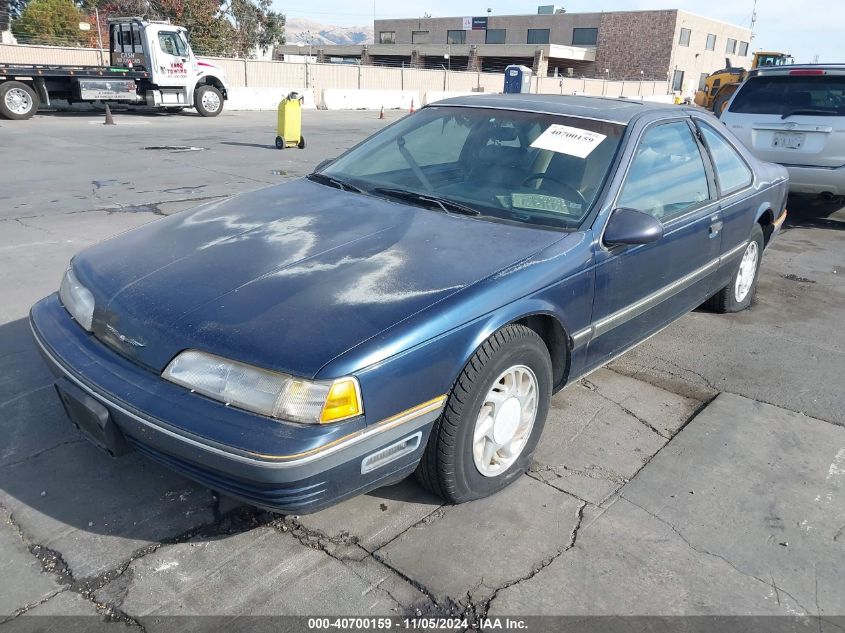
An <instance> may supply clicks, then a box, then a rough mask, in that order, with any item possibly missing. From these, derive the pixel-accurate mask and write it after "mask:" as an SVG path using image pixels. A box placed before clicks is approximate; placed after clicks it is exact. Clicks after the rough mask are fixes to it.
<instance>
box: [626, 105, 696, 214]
mask: <svg viewBox="0 0 845 633" xmlns="http://www.w3.org/2000/svg"><path fill="white" fill-rule="evenodd" d="M709 198H710V191H709V186H708V184H707V172H706V171H705V169H704V160H703V159H702V157H701V152H700V151H699V149H698V144H697V143H696V142H695V138H694V137H693V135H692V131H691V130H690V128H689V126H688V125H687V123H686V122H685V121H677V122H673V123H663V124H661V125H657V126H655V127H652V128H650V129H648V130H647V131H646V132H645V134H643V136H642V138H641V139H640V144H639V146H638V147H637V150H636V154H635V155H634V159H633V160H632V161H631V166H630V168H629V169H628V175H627V176H626V178H625V184H624V185H623V186H622V191H621V193H620V194H619V200H618V202H617V205H616V206H618V207H627V208H631V209H636V210H638V211H643V212H644V213H648V214H650V215H653V216H654V217H655V218H657V219H658V220H660V221H661V222H665V221H666V220H669V219H671V218H673V217H676V216H678V215H681V214H682V213H684V212H685V211H687V210H689V209H692V208H693V207H696V206H698V205H700V204H701V203H702V202H705V201H706V200H708V199H709Z"/></svg>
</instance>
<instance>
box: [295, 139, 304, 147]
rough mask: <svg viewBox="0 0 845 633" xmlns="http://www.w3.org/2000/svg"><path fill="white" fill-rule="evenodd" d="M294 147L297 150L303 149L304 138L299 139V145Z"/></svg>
mask: <svg viewBox="0 0 845 633" xmlns="http://www.w3.org/2000/svg"><path fill="white" fill-rule="evenodd" d="M296 146H297V147H298V148H299V149H305V137H304V136H300V137H299V143H297V144H296Z"/></svg>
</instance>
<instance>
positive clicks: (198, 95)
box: [194, 86, 223, 117]
mask: <svg viewBox="0 0 845 633" xmlns="http://www.w3.org/2000/svg"><path fill="white" fill-rule="evenodd" d="M194 107H196V109H197V112H199V113H200V114H201V115H202V116H205V117H212V116H217V115H218V114H220V113H221V112H222V111H223V93H221V92H220V91H219V90H218V89H217V88H215V87H214V86H200V87H199V88H197V89H196V91H195V92H194Z"/></svg>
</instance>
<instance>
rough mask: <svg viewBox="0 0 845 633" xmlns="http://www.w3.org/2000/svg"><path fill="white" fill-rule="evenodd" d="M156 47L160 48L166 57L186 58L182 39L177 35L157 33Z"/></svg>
mask: <svg viewBox="0 0 845 633" xmlns="http://www.w3.org/2000/svg"><path fill="white" fill-rule="evenodd" d="M158 45H159V46H160V47H161V50H162V51H164V52H165V53H167V54H168V55H173V56H174V57H186V56H187V50H186V49H185V45H184V42H183V41H182V38H180V37H179V34H178V33H173V32H170V31H168V32H162V33H159V34H158Z"/></svg>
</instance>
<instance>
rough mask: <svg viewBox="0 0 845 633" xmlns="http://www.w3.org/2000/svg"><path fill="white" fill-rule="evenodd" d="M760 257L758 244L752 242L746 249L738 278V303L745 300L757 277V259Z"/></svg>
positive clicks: (736, 289) (736, 287)
mask: <svg viewBox="0 0 845 633" xmlns="http://www.w3.org/2000/svg"><path fill="white" fill-rule="evenodd" d="M759 257H760V255H759V248H758V247H757V242H754V241H751V242H749V243H748V246H747V247H746V249H745V253H744V254H743V256H742V261H741V262H740V263H739V273H737V276H736V285H735V286H734V297H735V298H736V300H737V302H741V301H744V300H745V297H747V296H748V292H749V291H750V290H751V284H753V283H754V277H755V276H756V275H757V259H758V258H759Z"/></svg>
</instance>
